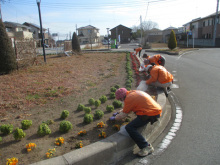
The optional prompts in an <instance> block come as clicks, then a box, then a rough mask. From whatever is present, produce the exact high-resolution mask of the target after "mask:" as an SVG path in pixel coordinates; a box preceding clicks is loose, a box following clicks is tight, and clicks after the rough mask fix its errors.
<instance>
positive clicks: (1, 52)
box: [0, 19, 17, 75]
mask: <svg viewBox="0 0 220 165" xmlns="http://www.w3.org/2000/svg"><path fill="white" fill-rule="evenodd" d="M0 34H1V35H0V75H1V74H8V73H9V72H10V71H13V70H15V69H17V63H16V56H15V51H14V49H13V47H12V44H11V40H10V39H9V37H8V34H7V32H6V30H5V26H4V24H3V22H2V20H1V19H0Z"/></svg>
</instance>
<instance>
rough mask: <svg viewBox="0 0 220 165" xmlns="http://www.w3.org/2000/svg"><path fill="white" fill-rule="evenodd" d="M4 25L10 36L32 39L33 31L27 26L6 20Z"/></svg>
mask: <svg viewBox="0 0 220 165" xmlns="http://www.w3.org/2000/svg"><path fill="white" fill-rule="evenodd" d="M4 25H5V28H6V32H7V34H8V36H9V37H10V38H16V39H33V33H32V32H31V30H30V28H29V27H28V26H25V25H22V24H19V23H15V22H7V21H5V22H4Z"/></svg>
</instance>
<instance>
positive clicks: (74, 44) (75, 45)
mask: <svg viewBox="0 0 220 165" xmlns="http://www.w3.org/2000/svg"><path fill="white" fill-rule="evenodd" d="M72 51H73V52H76V53H80V52H81V48H80V44H79V40H78V37H77V35H76V33H75V32H74V33H73V37H72Z"/></svg>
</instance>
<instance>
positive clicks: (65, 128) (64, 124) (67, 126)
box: [59, 120, 73, 133]
mask: <svg viewBox="0 0 220 165" xmlns="http://www.w3.org/2000/svg"><path fill="white" fill-rule="evenodd" d="M72 128H73V125H72V124H71V123H70V122H69V121H66V120H64V121H61V122H60V128H59V130H60V132H62V133H67V132H69V130H71V129H72Z"/></svg>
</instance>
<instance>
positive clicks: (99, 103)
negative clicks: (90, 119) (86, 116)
mask: <svg viewBox="0 0 220 165" xmlns="http://www.w3.org/2000/svg"><path fill="white" fill-rule="evenodd" d="M100 105H101V101H100V100H96V101H95V107H96V108H97V107H99V106H100Z"/></svg>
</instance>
